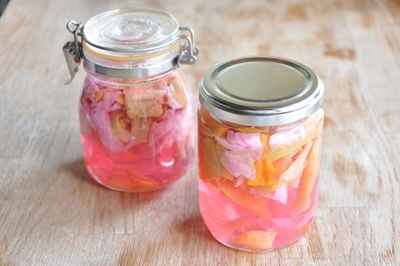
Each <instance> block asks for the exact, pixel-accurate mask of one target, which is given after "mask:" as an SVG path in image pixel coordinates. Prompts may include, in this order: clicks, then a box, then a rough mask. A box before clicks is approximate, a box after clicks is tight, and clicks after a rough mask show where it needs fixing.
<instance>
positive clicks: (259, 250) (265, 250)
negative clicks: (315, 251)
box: [214, 235, 304, 253]
mask: <svg viewBox="0 0 400 266" xmlns="http://www.w3.org/2000/svg"><path fill="white" fill-rule="evenodd" d="M303 236H304V235H303ZM303 236H301V237H300V238H298V239H296V240H295V241H293V242H291V243H289V244H287V245H285V246H281V247H277V248H268V249H250V248H241V247H237V246H233V245H231V244H228V243H225V242H224V241H222V240H220V239H218V238H216V237H215V236H214V238H215V239H216V240H217V241H218V242H219V243H221V244H222V245H224V246H226V247H228V248H231V249H235V250H239V251H244V252H249V253H269V252H273V251H277V250H280V249H284V248H287V247H289V246H291V245H294V244H296V243H297V242H298V241H299V240H300V239H301V238H302V237H303Z"/></svg>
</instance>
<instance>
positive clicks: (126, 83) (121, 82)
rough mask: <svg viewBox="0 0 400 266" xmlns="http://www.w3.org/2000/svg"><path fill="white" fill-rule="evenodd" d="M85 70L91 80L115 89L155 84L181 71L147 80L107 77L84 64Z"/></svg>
mask: <svg viewBox="0 0 400 266" xmlns="http://www.w3.org/2000/svg"><path fill="white" fill-rule="evenodd" d="M84 69H85V71H86V73H87V75H88V77H89V78H92V79H96V81H98V82H101V83H103V84H105V85H107V86H110V87H113V86H118V87H132V86H138V85H141V84H148V83H153V82H159V81H162V80H163V79H166V78H168V77H170V76H174V75H179V73H180V71H179V68H178V67H175V68H172V69H170V70H168V71H166V72H163V73H160V74H157V75H153V76H148V77H145V78H131V77H129V78H115V77H110V76H107V75H102V74H99V73H96V72H93V71H91V70H90V69H88V68H87V67H86V65H85V64H84Z"/></svg>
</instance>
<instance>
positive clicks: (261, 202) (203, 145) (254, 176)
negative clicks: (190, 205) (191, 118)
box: [198, 57, 324, 252]
mask: <svg viewBox="0 0 400 266" xmlns="http://www.w3.org/2000/svg"><path fill="white" fill-rule="evenodd" d="M322 96H323V85H322V83H321V81H320V80H319V78H318V76H317V75H316V74H315V73H314V72H313V71H312V70H310V69H309V68H307V67H306V66H303V65H301V64H299V63H297V62H294V61H291V60H287V59H281V58H275V57H250V58H239V59H234V60H230V61H226V62H223V63H220V64H217V65H215V66H213V67H212V68H210V69H209V70H208V71H207V72H206V74H205V75H204V77H203V80H202V84H201V88H200V103H201V105H200V107H199V109H198V134H199V139H198V157H199V163H198V168H199V179H198V187H199V204H200V212H201V216H202V218H203V220H204V223H205V224H206V226H207V228H208V229H209V231H210V232H211V234H212V235H213V236H214V237H215V238H216V239H217V240H218V241H219V242H221V243H222V244H224V245H226V246H228V247H231V248H235V249H239V250H244V251H251V252H266V251H271V250H274V249H277V248H282V247H286V246H288V245H290V244H292V243H294V242H296V241H297V240H298V239H299V238H301V237H302V236H303V235H304V234H305V233H306V232H307V228H308V227H309V225H310V223H311V222H312V221H313V217H314V214H315V210H316V203H317V198H318V184H319V165H320V157H321V137H322V129H323V117H324V114H323V110H322V108H321V107H320V105H321V103H322Z"/></svg>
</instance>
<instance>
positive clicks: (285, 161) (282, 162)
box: [273, 154, 293, 178]
mask: <svg viewBox="0 0 400 266" xmlns="http://www.w3.org/2000/svg"><path fill="white" fill-rule="evenodd" d="M292 163H293V157H292V155H291V154H288V155H286V156H283V157H281V158H279V159H278V160H276V161H274V162H273V165H274V168H275V175H274V177H275V178H278V177H279V176H280V175H282V174H283V172H285V171H286V170H287V169H288V168H289V166H290V165H291V164H292Z"/></svg>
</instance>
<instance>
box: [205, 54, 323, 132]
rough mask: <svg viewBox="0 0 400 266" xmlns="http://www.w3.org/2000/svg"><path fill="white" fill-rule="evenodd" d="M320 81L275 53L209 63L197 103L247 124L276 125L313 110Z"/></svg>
mask: <svg viewBox="0 0 400 266" xmlns="http://www.w3.org/2000/svg"><path fill="white" fill-rule="evenodd" d="M323 95H324V85H323V83H322V81H321V80H320V78H319V77H318V75H317V74H316V73H315V72H314V71H312V70H311V69H310V68H308V67H306V66H305V65H303V64H300V63H298V62H295V61H293V60H288V59H283V58H279V57H243V58H238V59H233V60H230V61H226V62H222V63H219V64H216V65H214V66H213V67H211V68H210V69H209V70H208V71H207V72H206V73H205V75H204V76H203V79H202V82H201V88H200V103H201V104H202V106H203V107H204V108H205V109H207V110H208V111H209V112H210V113H211V114H213V115H214V116H215V117H216V118H218V119H221V120H224V121H227V122H231V123H235V124H239V125H246V126H278V125H285V124H289V123H292V122H296V121H299V120H301V119H303V118H306V117H308V116H310V115H311V114H313V113H314V112H315V111H316V110H317V109H318V108H319V107H320V106H321V104H322V101H323Z"/></svg>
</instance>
